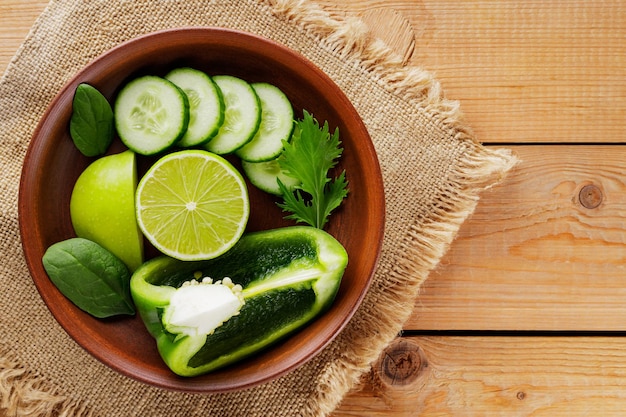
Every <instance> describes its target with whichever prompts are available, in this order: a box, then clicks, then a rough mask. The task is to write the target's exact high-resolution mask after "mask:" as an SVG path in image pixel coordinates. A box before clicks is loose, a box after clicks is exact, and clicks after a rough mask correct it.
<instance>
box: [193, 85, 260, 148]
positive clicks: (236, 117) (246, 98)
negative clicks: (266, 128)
mask: <svg viewBox="0 0 626 417" xmlns="http://www.w3.org/2000/svg"><path fill="white" fill-rule="evenodd" d="M213 81H214V82H215V84H217V86H218V87H219V88H220V90H221V92H222V96H223V98H224V105H225V114H224V123H223V124H222V126H221V127H220V130H219V132H218V133H217V135H216V136H215V137H213V139H211V140H210V141H209V142H208V143H207V144H206V145H205V147H206V149H207V150H208V151H210V152H213V153H216V154H218V155H224V154H229V153H232V152H234V151H236V150H237V149H239V148H240V147H241V146H243V145H245V144H246V143H248V142H249V141H250V140H251V139H252V138H253V137H254V134H255V133H256V132H257V130H258V128H259V125H260V123H261V103H260V101H259V98H258V96H257V95H256V93H255V91H254V89H253V88H252V87H251V86H250V84H248V83H247V82H245V81H244V80H242V79H240V78H236V77H233V76H230V75H217V76H214V77H213Z"/></svg>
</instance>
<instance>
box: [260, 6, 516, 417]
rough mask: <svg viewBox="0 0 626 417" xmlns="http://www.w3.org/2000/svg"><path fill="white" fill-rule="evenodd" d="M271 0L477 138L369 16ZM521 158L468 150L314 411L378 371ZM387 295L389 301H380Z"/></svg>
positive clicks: (441, 121)
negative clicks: (374, 33)
mask: <svg viewBox="0 0 626 417" xmlns="http://www.w3.org/2000/svg"><path fill="white" fill-rule="evenodd" d="M267 1H268V3H270V4H271V6H272V8H273V11H274V13H275V14H276V15H278V16H281V17H282V18H284V19H287V20H289V21H292V22H293V23H295V24H297V25H299V26H301V27H302V28H303V29H304V30H307V31H309V32H310V33H313V34H315V35H316V36H317V37H318V38H319V40H320V43H321V45H323V46H325V47H327V48H328V49H330V50H332V51H333V52H334V53H336V54H338V55H339V56H340V57H342V58H343V59H345V60H354V61H357V62H360V65H362V66H363V68H364V69H366V70H367V71H368V72H369V73H370V74H372V75H374V77H375V78H376V79H377V80H378V81H379V82H380V84H381V85H382V86H383V87H385V88H386V89H388V90H389V91H390V92H392V93H393V94H394V95H396V96H398V97H401V98H403V99H404V100H406V101H409V102H411V103H413V104H415V106H416V108H420V109H421V110H422V111H424V112H425V113H426V114H428V116H429V118H430V119H431V120H434V121H436V123H437V124H438V126H439V127H440V128H443V129H444V130H445V131H448V132H449V133H450V135H449V136H450V137H451V138H454V139H455V140H458V141H460V142H463V141H468V142H472V143H475V142H476V139H475V138H474V137H473V135H472V134H471V132H470V131H469V129H468V128H467V126H466V125H465V124H464V123H463V120H462V119H463V117H462V114H461V111H460V106H459V102H458V101H453V100H448V99H446V98H445V97H444V96H443V91H442V88H441V85H440V84H439V82H437V80H435V78H434V77H433V75H432V74H431V73H430V72H428V71H425V70H423V69H420V68H416V67H411V66H405V65H404V64H403V63H402V59H401V57H400V56H398V55H397V54H396V53H395V52H394V51H392V50H391V49H389V48H388V47H387V45H386V44H384V43H383V42H382V41H380V40H378V39H375V38H372V37H371V36H370V34H369V33H370V32H369V29H368V27H367V25H366V24H365V23H364V22H363V21H362V20H361V19H359V18H357V17H350V16H342V15H335V16H333V15H331V14H330V13H329V12H328V11H325V10H323V9H321V8H320V7H319V6H317V5H316V4H314V3H310V2H308V1H305V0H267ZM516 163H517V159H516V158H515V156H513V155H512V154H511V152H510V151H509V150H507V149H499V150H489V149H487V148H484V147H482V146H468V154H467V155H466V156H465V158H464V159H463V160H461V161H460V164H459V165H458V166H457V169H456V170H455V171H454V172H453V174H452V176H451V178H449V181H450V183H451V184H454V187H451V188H452V189H455V190H459V191H457V193H456V194H455V195H449V196H447V197H448V201H447V202H446V203H447V204H445V205H441V206H440V207H439V210H438V211H437V212H436V213H434V215H433V216H432V217H431V218H429V219H416V222H415V224H413V225H412V226H411V228H410V229H409V230H408V232H407V234H406V236H405V238H404V239H402V241H400V242H398V246H397V248H398V251H399V252H401V253H404V254H405V256H403V257H402V258H401V259H400V260H399V261H398V262H399V263H398V264H397V265H396V267H395V269H394V270H392V271H389V273H388V274H387V278H386V279H385V280H384V282H382V280H381V281H380V285H384V288H382V289H379V290H380V291H377V289H376V288H372V289H371V291H370V294H369V297H367V298H366V300H364V305H363V307H362V308H363V309H364V310H366V311H369V312H370V316H369V317H368V320H362V322H363V323H365V322H367V326H366V327H363V328H358V327H356V326H348V328H346V329H345V331H344V332H343V333H342V334H341V336H340V338H342V339H344V340H349V341H350V343H345V344H342V347H343V351H342V352H334V353H335V354H336V355H337V356H341V360H336V361H334V362H331V363H330V364H329V366H327V367H326V369H325V371H324V373H323V375H321V376H320V378H319V380H318V389H317V390H316V393H315V395H314V396H312V397H311V398H310V399H309V401H308V409H309V412H310V415H317V416H325V415H327V414H329V413H331V412H332V411H333V410H334V409H335V408H336V407H337V406H338V405H339V403H340V402H341V400H342V399H343V397H344V396H345V395H346V394H347V393H348V391H350V390H351V389H352V388H354V387H355V386H356V385H357V384H358V383H359V380H360V378H361V377H362V376H363V375H364V374H365V373H366V372H368V371H369V370H370V367H371V364H372V363H373V362H374V361H375V360H376V359H378V357H379V355H380V352H381V351H382V350H383V349H384V348H385V347H387V346H388V345H389V344H390V343H391V342H392V341H393V340H394V339H395V337H396V335H397V334H398V332H400V331H401V330H402V326H403V325H404V323H405V322H406V320H407V319H408V318H409V316H410V315H411V313H412V311H413V308H414V301H415V299H416V297H417V296H418V295H419V291H420V288H421V285H422V283H423V282H424V281H425V280H426V278H427V277H428V274H429V273H430V271H432V269H433V268H434V267H435V266H436V265H437V264H438V263H439V260H440V259H441V258H442V257H443V255H444V254H445V253H446V251H447V250H448V248H449V246H450V244H451V243H452V241H453V240H454V238H455V237H456V234H457V232H458V230H459V228H460V225H461V224H462V223H463V222H464V221H465V220H466V219H467V218H468V217H469V216H470V214H471V213H473V211H474V209H475V208H476V204H477V203H478V200H479V193H480V192H481V191H483V190H485V189H487V188H489V187H491V186H493V185H495V184H497V183H498V182H500V181H501V180H502V179H503V178H504V176H505V175H506V174H507V173H508V171H510V170H511V168H512V167H513V166H514V165H515V164H516ZM374 285H376V283H375V284H374ZM383 294H384V296H385V300H384V302H379V298H380V296H381V295H383ZM390 300H393V301H390ZM368 307H370V308H368ZM372 329H377V331H376V334H370V333H372ZM364 335H365V336H364ZM368 335H369V336H370V337H367V336H368Z"/></svg>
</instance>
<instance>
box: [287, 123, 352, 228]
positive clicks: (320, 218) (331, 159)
mask: <svg viewBox="0 0 626 417" xmlns="http://www.w3.org/2000/svg"><path fill="white" fill-rule="evenodd" d="M283 145H284V150H283V153H282V154H281V156H280V157H279V158H278V163H279V166H280V168H281V170H282V171H283V172H284V173H285V174H286V175H288V176H290V177H293V178H295V179H297V180H298V181H299V182H300V185H298V186H296V187H295V189H294V190H291V191H290V190H288V189H287V187H286V186H285V185H284V184H283V183H282V182H281V181H280V180H278V185H279V187H280V189H281V191H282V194H283V202H282V203H278V206H279V207H281V208H282V209H283V211H286V212H291V214H290V215H288V216H286V217H285V218H286V219H291V220H295V221H297V222H303V223H307V224H309V225H311V226H313V227H317V228H318V229H323V228H324V226H325V225H326V223H327V222H328V217H329V216H330V214H331V212H332V211H333V210H334V209H336V208H337V207H339V205H340V204H341V202H342V201H343V199H344V198H345V197H346V196H347V194H348V188H347V186H348V181H347V180H346V172H345V170H344V171H343V172H341V174H340V175H339V176H338V177H337V178H335V179H333V180H331V179H330V178H329V177H328V172H329V171H330V170H331V168H333V167H335V166H336V165H337V162H338V159H339V157H341V154H342V152H343V148H341V146H340V145H341V142H340V141H339V130H338V129H335V132H334V133H333V134H332V135H331V134H330V132H329V129H328V122H325V123H324V125H323V126H322V127H320V125H319V123H318V122H317V120H316V119H315V118H314V117H313V116H312V115H311V114H310V113H308V112H306V111H304V118H303V119H302V120H299V121H297V122H296V128H295V131H294V134H293V136H292V139H291V142H286V141H285V142H284V143H283Z"/></svg>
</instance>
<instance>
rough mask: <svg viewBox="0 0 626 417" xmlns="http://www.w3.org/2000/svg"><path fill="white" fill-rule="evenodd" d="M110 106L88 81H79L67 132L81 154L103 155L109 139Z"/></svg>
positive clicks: (111, 128) (110, 126)
mask: <svg viewBox="0 0 626 417" xmlns="http://www.w3.org/2000/svg"><path fill="white" fill-rule="evenodd" d="M113 131H114V125H113V110H112V109H111V105H110V104H109V102H108V101H107V99H106V98H105V97H104V96H103V95H102V94H101V93H100V92H99V91H98V90H97V89H95V88H94V87H92V86H90V85H89V84H85V83H82V84H79V85H78V87H76V92H75V93H74V100H73V101H72V117H71V118H70V136H71V137H72V141H74V145H76V147H77V148H78V150H79V151H80V152H81V153H82V154H83V155H85V156H98V155H103V154H104V153H105V152H106V151H107V149H108V148H109V145H111V142H112V141H113Z"/></svg>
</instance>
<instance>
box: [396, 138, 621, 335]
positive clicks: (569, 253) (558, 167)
mask: <svg viewBox="0 0 626 417" xmlns="http://www.w3.org/2000/svg"><path fill="white" fill-rule="evenodd" d="M513 149H514V151H515V152H516V153H517V154H518V156H519V158H520V159H521V160H522V162H521V163H520V164H519V165H518V167H517V168H515V169H514V171H513V172H512V173H511V174H510V175H509V176H508V178H507V179H506V180H505V181H504V182H503V183H502V184H500V185H499V186H497V187H494V188H493V189H491V190H489V191H487V192H485V193H484V194H483V196H482V200H481V202H480V204H479V205H478V207H477V209H476V212H475V213H474V215H473V216H472V217H471V218H470V219H469V220H468V221H467V222H466V223H465V224H464V225H463V226H462V228H461V230H460V232H459V235H458V238H457V240H456V241H455V242H454V243H453V245H452V247H451V249H450V251H449V253H448V254H447V255H446V256H445V257H444V259H443V260H442V262H441V264H440V266H439V267H438V268H437V269H436V270H435V271H434V272H433V273H432V274H431V276H430V277H429V279H428V280H427V281H426V283H425V286H424V289H423V292H422V294H421V295H420V297H419V298H418V300H417V302H416V307H415V311H414V313H413V315H412V317H411V319H410V320H409V322H408V323H407V324H406V328H407V329H437V330H439V329H442V330H450V329H473V330H476V329H485V330H487V329H489V330H497V329H503V330H625V329H626V302H625V300H626V285H624V265H625V261H626V224H625V222H624V217H625V216H626V210H625V207H626V173H625V172H624V161H626V147H624V146H611V145H606V146H601V145H591V146H582V145H581V146H549V145H548V146H516V147H513ZM589 185H590V186H591V187H587V188H586V189H585V190H586V191H583V188H584V187H586V186H589ZM594 187H595V188H594ZM594 190H595V191H596V194H594ZM581 193H582V196H583V197H584V199H583V202H584V204H586V205H587V206H588V207H591V208H587V207H585V206H584V205H583V203H581V200H580V196H581ZM596 204H598V206H597V207H595V208H593V207H594V205H596Z"/></svg>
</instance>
